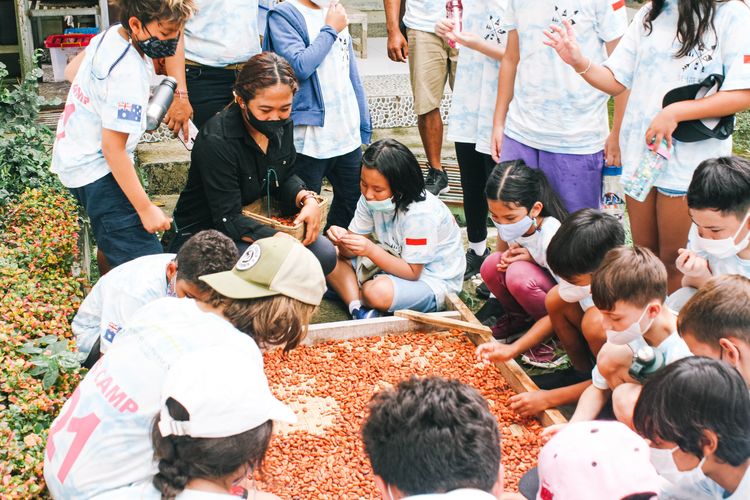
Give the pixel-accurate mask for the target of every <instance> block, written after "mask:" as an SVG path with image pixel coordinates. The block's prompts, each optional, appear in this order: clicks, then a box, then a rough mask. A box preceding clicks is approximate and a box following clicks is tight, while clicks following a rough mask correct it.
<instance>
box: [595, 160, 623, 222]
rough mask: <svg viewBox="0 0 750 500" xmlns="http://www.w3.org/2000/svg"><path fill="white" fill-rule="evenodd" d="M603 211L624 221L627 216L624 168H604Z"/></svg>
mask: <svg viewBox="0 0 750 500" xmlns="http://www.w3.org/2000/svg"><path fill="white" fill-rule="evenodd" d="M600 208H601V211H602V212H604V213H607V214H610V215H612V216H614V217H616V218H617V220H619V221H622V218H623V216H624V214H625V192H624V191H623V189H622V167H619V166H614V165H613V166H611V167H608V166H605V167H604V168H602V199H601V204H600Z"/></svg>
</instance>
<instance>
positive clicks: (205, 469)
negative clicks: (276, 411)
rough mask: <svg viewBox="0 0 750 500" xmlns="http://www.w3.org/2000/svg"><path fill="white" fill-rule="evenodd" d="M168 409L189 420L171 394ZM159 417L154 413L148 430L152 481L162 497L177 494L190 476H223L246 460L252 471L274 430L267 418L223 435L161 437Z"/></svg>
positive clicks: (255, 468)
mask: <svg viewBox="0 0 750 500" xmlns="http://www.w3.org/2000/svg"><path fill="white" fill-rule="evenodd" d="M167 409H168V410H169V414H170V415H171V416H172V418H174V419H175V420H178V421H180V420H181V421H186V420H190V415H189V414H188V411H187V410H186V409H185V407H184V406H182V405H181V404H180V403H179V402H177V401H176V400H174V399H172V398H169V399H167ZM159 419H160V418H159V417H158V416H157V417H156V420H155V421H154V426H153V428H152V430H151V441H152V442H153V445H154V459H155V460H156V461H157V462H158V463H159V465H158V466H159V472H158V473H157V474H156V475H155V476H154V479H153V483H154V487H155V488H156V489H157V490H159V491H160V492H161V497H162V499H165V500H168V499H169V500H171V499H172V498H174V497H175V496H177V495H178V494H180V493H181V492H182V491H183V490H184V489H185V486H186V485H187V483H188V481H189V480H191V479H218V478H222V477H225V476H228V475H229V474H232V473H233V472H235V471H236V470H237V469H239V468H240V467H242V466H243V465H248V464H249V465H250V468H251V469H252V470H253V471H259V470H260V468H261V467H262V465H263V457H264V456H265V454H266V450H267V449H268V443H269V442H270V440H271V431H272V430H273V423H272V422H271V421H270V420H268V421H266V422H265V423H263V424H261V425H259V426H258V427H255V428H254V429H250V430H249V431H245V432H243V433H241V434H237V435H235V436H229V437H224V438H211V439H208V438H193V437H190V436H167V437H162V435H161V432H159Z"/></svg>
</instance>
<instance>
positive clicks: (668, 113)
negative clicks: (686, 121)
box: [646, 106, 679, 151]
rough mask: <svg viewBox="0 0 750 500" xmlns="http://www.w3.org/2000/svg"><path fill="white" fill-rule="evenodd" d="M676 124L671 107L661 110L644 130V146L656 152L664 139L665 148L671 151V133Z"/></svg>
mask: <svg viewBox="0 0 750 500" xmlns="http://www.w3.org/2000/svg"><path fill="white" fill-rule="evenodd" d="M678 123H679V122H678V121H677V117H675V114H674V108H673V107H672V106H667V107H666V108H664V109H662V110H661V111H659V113H658V114H657V115H656V116H655V117H654V119H653V120H652V121H651V125H649V126H648V129H647V130H646V144H647V145H648V146H649V147H652V148H653V150H654V151H656V149H657V148H659V147H660V146H661V141H662V140H663V139H666V141H667V148H669V149H672V132H674V129H676V128H677V124H678Z"/></svg>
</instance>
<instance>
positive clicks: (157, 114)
mask: <svg viewBox="0 0 750 500" xmlns="http://www.w3.org/2000/svg"><path fill="white" fill-rule="evenodd" d="M176 89H177V80H175V79H174V78H172V77H171V76H167V77H165V78H164V80H162V81H161V83H160V84H159V85H157V87H156V88H155V89H154V95H153V96H151V100H150V101H149V103H148V109H147V110H146V130H156V129H157V128H158V127H159V125H161V121H162V120H163V119H164V115H166V114H167V110H168V109H169V106H171V105H172V101H173V100H174V91H175V90H176Z"/></svg>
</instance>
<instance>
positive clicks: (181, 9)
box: [112, 0, 196, 30]
mask: <svg viewBox="0 0 750 500" xmlns="http://www.w3.org/2000/svg"><path fill="white" fill-rule="evenodd" d="M112 3H113V4H115V5H116V6H117V7H119V9H120V23H121V24H122V26H123V27H124V28H125V29H126V30H130V27H129V21H130V18H131V17H135V18H136V19H138V20H140V21H141V22H142V23H144V24H146V23H150V22H151V21H155V20H156V21H161V22H168V23H175V24H183V23H185V22H186V21H187V20H188V19H190V17H191V16H192V15H193V14H195V12H196V8H195V3H193V0H112Z"/></svg>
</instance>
